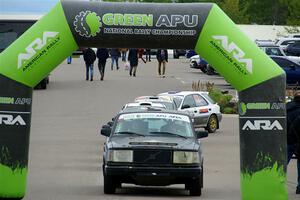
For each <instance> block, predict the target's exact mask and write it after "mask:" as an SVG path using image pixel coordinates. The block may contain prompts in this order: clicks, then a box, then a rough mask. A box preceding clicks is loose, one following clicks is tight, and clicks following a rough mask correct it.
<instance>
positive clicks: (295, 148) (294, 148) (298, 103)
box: [286, 92, 300, 194]
mask: <svg viewBox="0 0 300 200" xmlns="http://www.w3.org/2000/svg"><path fill="white" fill-rule="evenodd" d="M286 110H287V153H288V155H287V164H289V162H290V160H291V158H292V156H293V155H296V157H297V172H298V173H297V174H298V179H297V180H298V181H297V188H296V194H300V92H297V93H296V94H295V95H294V99H293V101H292V102H289V103H287V105H286Z"/></svg>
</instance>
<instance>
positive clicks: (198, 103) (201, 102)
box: [193, 94, 208, 107]
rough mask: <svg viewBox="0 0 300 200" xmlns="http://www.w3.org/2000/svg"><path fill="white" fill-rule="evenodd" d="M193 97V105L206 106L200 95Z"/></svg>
mask: <svg viewBox="0 0 300 200" xmlns="http://www.w3.org/2000/svg"><path fill="white" fill-rule="evenodd" d="M193 97H194V100H195V103H196V106H197V107H200V106H207V105H208V103H207V101H206V100H205V99H204V98H203V97H201V96H200V95H198V94H194V95H193Z"/></svg>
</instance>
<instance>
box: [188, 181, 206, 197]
mask: <svg viewBox="0 0 300 200" xmlns="http://www.w3.org/2000/svg"><path fill="white" fill-rule="evenodd" d="M186 188H188V189H189V191H190V196H201V194H202V186H201V178H200V177H199V178H197V179H192V180H190V181H189V183H187V186H186Z"/></svg>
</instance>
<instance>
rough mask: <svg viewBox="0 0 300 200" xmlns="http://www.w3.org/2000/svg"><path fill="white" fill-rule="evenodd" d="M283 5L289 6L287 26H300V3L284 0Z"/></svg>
mask: <svg viewBox="0 0 300 200" xmlns="http://www.w3.org/2000/svg"><path fill="white" fill-rule="evenodd" d="M282 3H283V4H284V5H286V6H287V8H288V13H287V19H286V22H287V25H298V26H299V25H300V1H299V0H283V1H282Z"/></svg>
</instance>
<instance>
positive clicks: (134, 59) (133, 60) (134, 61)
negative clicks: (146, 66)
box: [128, 49, 139, 76]
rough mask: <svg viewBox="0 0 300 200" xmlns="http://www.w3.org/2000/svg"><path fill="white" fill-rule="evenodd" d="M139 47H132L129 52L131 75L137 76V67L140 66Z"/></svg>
mask: <svg viewBox="0 0 300 200" xmlns="http://www.w3.org/2000/svg"><path fill="white" fill-rule="evenodd" d="M138 59H139V58H138V49H130V50H129V53H128V61H129V63H130V70H129V75H130V76H132V75H133V76H136V68H137V66H138V62H139V60H138Z"/></svg>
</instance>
